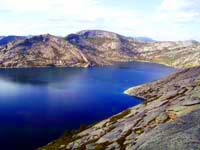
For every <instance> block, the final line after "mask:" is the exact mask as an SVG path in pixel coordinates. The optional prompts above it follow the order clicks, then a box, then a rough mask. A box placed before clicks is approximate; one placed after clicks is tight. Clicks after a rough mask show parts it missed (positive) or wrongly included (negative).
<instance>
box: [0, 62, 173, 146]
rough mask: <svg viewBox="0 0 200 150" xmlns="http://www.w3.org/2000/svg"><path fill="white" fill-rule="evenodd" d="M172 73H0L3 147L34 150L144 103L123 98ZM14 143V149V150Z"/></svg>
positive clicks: (149, 69) (151, 67) (144, 67)
mask: <svg viewBox="0 0 200 150" xmlns="http://www.w3.org/2000/svg"><path fill="white" fill-rule="evenodd" d="M173 71H174V69H172V68H168V67H164V66H162V65H156V64H147V63H136V62H135V63H129V64H120V65H116V66H112V67H104V68H100V67H99V68H98V67H96V68H88V69H81V68H35V69H30V68H29V69H28V68H26V69H0V118H1V120H0V147H1V148H2V149H5V150H7V149H12V150H19V149H20V150H31V149H34V148H36V147H38V146H41V145H44V144H46V143H48V142H49V141H50V140H52V139H55V138H57V137H58V136H59V135H60V134H61V133H63V131H64V130H66V129H73V128H78V127H79V126H80V125H81V124H91V123H94V122H96V121H99V120H101V119H104V118H106V117H109V116H111V115H113V114H116V113H118V112H120V111H122V110H124V109H126V108H128V107H130V106H133V105H136V104H138V103H140V100H138V99H136V98H132V97H129V96H127V95H124V94H123V91H124V90H125V89H127V88H129V87H131V86H134V85H139V84H143V83H146V82H149V81H153V80H156V79H159V78H161V77H163V76H166V75H167V74H169V73H171V72H173ZM10 143H12V144H10Z"/></svg>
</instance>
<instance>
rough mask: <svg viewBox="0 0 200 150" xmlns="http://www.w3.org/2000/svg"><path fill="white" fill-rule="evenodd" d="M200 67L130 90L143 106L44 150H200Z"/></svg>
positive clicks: (58, 141)
mask: <svg viewBox="0 0 200 150" xmlns="http://www.w3.org/2000/svg"><path fill="white" fill-rule="evenodd" d="M199 91H200V67H195V68H190V69H185V70H182V71H179V72H178V73H175V74H173V75H171V76H169V77H167V78H165V79H162V80H159V81H156V82H153V83H149V84H145V85H141V86H138V87H133V88H130V89H129V90H127V91H125V93H126V94H129V95H132V96H137V97H139V98H142V99H143V100H144V103H143V104H140V105H137V106H135V107H132V108H130V109H127V110H125V111H124V112H122V113H119V114H117V115H115V116H113V117H111V118H108V119H106V120H103V121H101V122H99V123H97V124H95V125H93V126H90V127H89V128H88V129H85V130H80V131H76V132H72V133H68V134H66V135H63V136H62V137H61V138H59V139H58V140H55V141H53V142H51V143H49V144H48V145H47V146H44V147H43V148H41V149H42V150H58V149H60V150H64V149H87V150H91V149H96V150H103V149H106V150H112V149H114V150H125V149H126V150H134V149H136V150H155V149H157V150H163V149H166V150H169V149H172V150H187V149H192V150H197V149H200V143H199V139H200V133H199V131H200V126H199V125H200V119H199V115H200V93H199Z"/></svg>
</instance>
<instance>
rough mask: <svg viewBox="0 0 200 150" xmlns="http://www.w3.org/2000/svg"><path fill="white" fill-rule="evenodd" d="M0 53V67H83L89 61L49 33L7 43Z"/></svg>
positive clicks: (69, 45) (61, 39) (65, 42)
mask: <svg viewBox="0 0 200 150" xmlns="http://www.w3.org/2000/svg"><path fill="white" fill-rule="evenodd" d="M0 54H1V55H0V58H1V62H0V64H1V66H2V67H43V66H71V67H73V66H82V67H84V65H86V66H87V65H88V63H89V62H88V60H87V58H85V56H84V55H83V53H82V52H81V51H80V50H79V49H77V48H76V47H74V46H73V45H72V44H70V43H69V42H67V41H65V40H64V39H63V38H60V37H56V36H52V35H49V34H46V35H40V36H34V37H32V38H27V39H25V40H18V41H15V42H14V43H9V44H8V45H6V46H5V47H3V48H1V50H0ZM79 64H80V65H79Z"/></svg>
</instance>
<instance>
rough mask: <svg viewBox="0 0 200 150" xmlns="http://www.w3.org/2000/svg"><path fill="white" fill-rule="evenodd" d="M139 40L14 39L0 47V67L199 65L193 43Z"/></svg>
mask: <svg viewBox="0 0 200 150" xmlns="http://www.w3.org/2000/svg"><path fill="white" fill-rule="evenodd" d="M3 39H4V38H3ZM3 39H2V40H3ZM142 39H143V38H131V37H125V36H122V35H119V34H116V33H113V32H108V31H101V30H85V31H81V32H78V33H76V34H70V35H68V36H67V37H66V38H62V37H56V36H52V35H40V36H34V37H30V38H25V39H24V38H22V39H16V40H14V41H12V42H9V43H7V45H3V46H0V67H46V66H62V67H88V66H105V65H112V64H114V63H115V62H128V61H148V62H156V63H161V64H165V65H169V66H174V67H177V68H182V67H184V68H189V67H194V66H198V65H200V59H199V58H200V43H198V42H196V41H183V42H155V41H149V40H145V39H144V40H142Z"/></svg>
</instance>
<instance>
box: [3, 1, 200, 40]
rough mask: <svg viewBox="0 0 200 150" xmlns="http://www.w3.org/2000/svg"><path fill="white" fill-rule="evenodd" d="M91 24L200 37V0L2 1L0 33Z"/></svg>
mask: <svg viewBox="0 0 200 150" xmlns="http://www.w3.org/2000/svg"><path fill="white" fill-rule="evenodd" d="M87 29H99V30H107V31H112V32H116V33H119V34H122V35H125V36H132V37H136V36H145V37H150V38H153V39H156V40H191V39H193V40H199V41H200V0H0V35H38V34H46V33H50V34H53V35H58V36H66V35H68V34H70V33H76V32H78V31H81V30H87Z"/></svg>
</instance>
